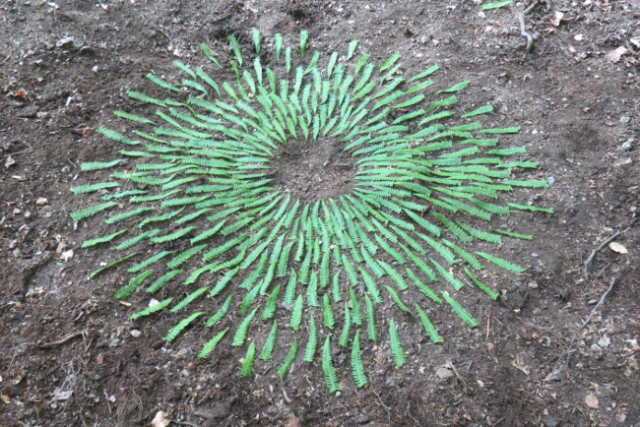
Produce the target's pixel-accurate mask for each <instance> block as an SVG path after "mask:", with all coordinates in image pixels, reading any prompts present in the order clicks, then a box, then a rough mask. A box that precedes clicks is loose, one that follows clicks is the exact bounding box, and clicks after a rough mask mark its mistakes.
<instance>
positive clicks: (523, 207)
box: [507, 203, 553, 214]
mask: <svg viewBox="0 0 640 427" xmlns="http://www.w3.org/2000/svg"><path fill="white" fill-rule="evenodd" d="M507 204H508V205H509V206H511V207H512V208H515V209H520V210H523V211H531V212H545V213H548V214H552V213H553V208H540V207H537V206H527V205H519V204H517V203H507Z"/></svg>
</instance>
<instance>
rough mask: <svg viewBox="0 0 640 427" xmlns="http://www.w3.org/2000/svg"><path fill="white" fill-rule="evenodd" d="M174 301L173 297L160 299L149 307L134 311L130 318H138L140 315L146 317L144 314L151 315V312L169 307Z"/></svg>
mask: <svg viewBox="0 0 640 427" xmlns="http://www.w3.org/2000/svg"><path fill="white" fill-rule="evenodd" d="M172 301H173V297H170V298H167V299H165V300H163V301H160V302H158V303H156V304H154V305H152V306H150V307H148V308H145V309H144V310H141V311H138V312H136V313H133V314H132V315H131V316H130V317H129V318H130V319H131V320H136V319H138V318H140V317H144V316H149V315H150V314H153V313H157V312H158V311H161V310H162V309H163V308H165V307H167V306H168V305H169V304H171V302H172Z"/></svg>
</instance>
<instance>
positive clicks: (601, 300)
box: [582, 277, 619, 327]
mask: <svg viewBox="0 0 640 427" xmlns="http://www.w3.org/2000/svg"><path fill="white" fill-rule="evenodd" d="M618 282H619V280H618V279H616V278H615V277H614V278H613V279H611V284H610V285H609V288H608V289H607V290H606V291H605V293H604V294H602V296H601V297H600V301H598V303H597V304H596V306H595V307H593V310H591V313H590V314H589V317H587V319H586V320H584V321H583V322H582V327H585V326H587V325H588V324H589V322H590V321H591V318H592V317H593V315H594V314H595V313H596V311H597V310H598V308H599V307H600V306H601V305H602V303H603V302H604V300H605V298H607V295H609V293H610V292H611V291H612V290H613V287H614V286H615V285H616V283H618Z"/></svg>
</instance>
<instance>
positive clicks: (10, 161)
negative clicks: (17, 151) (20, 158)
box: [4, 154, 16, 169]
mask: <svg viewBox="0 0 640 427" xmlns="http://www.w3.org/2000/svg"><path fill="white" fill-rule="evenodd" d="M15 164H16V161H15V160H13V157H11V154H9V155H8V156H7V158H6V159H5V160H4V167H5V168H7V169H9V168H10V167H11V166H13V165H15Z"/></svg>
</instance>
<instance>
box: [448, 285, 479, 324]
mask: <svg viewBox="0 0 640 427" xmlns="http://www.w3.org/2000/svg"><path fill="white" fill-rule="evenodd" d="M441 293H442V297H443V298H444V300H445V301H446V302H447V303H448V304H449V305H450V306H451V308H453V311H455V312H456V314H457V315H458V316H460V318H461V319H462V320H464V321H465V323H466V324H467V325H469V327H470V328H475V327H477V326H479V325H480V322H478V320H477V319H476V318H475V317H473V316H472V315H471V313H469V312H468V311H467V310H466V309H465V308H464V307H462V306H461V305H460V303H459V302H458V301H456V300H455V299H453V297H452V296H451V295H449V293H448V292H446V291H444V292H441Z"/></svg>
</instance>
